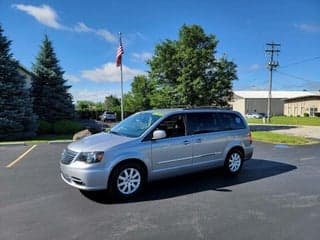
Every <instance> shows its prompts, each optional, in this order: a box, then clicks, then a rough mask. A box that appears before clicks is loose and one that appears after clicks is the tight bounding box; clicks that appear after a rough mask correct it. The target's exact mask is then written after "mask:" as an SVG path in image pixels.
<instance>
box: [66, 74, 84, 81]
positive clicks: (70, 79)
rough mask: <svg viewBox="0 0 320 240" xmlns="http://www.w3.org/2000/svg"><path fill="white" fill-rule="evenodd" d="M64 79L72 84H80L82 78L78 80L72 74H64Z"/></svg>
mask: <svg viewBox="0 0 320 240" xmlns="http://www.w3.org/2000/svg"><path fill="white" fill-rule="evenodd" d="M64 78H65V79H66V80H68V81H69V82H72V83H78V82H80V81H81V80H80V78H78V77H77V76H75V75H71V74H64Z"/></svg>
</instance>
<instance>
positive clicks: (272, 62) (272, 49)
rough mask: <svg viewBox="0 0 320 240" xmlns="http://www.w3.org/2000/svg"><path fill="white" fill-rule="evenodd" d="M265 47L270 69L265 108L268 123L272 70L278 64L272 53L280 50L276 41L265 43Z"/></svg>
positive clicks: (277, 52)
mask: <svg viewBox="0 0 320 240" xmlns="http://www.w3.org/2000/svg"><path fill="white" fill-rule="evenodd" d="M266 45H267V49H266V50H265V52H266V53H267V54H268V55H270V61H269V62H268V68H269V70H270V79H269V94H268V107H267V108H268V109H267V121H268V123H270V115H271V91H272V72H273V70H274V69H276V68H277V67H278V66H279V62H278V61H275V60H274V55H275V54H277V56H278V55H279V52H280V50H279V49H277V48H278V47H280V44H278V43H274V42H272V43H267V44H266Z"/></svg>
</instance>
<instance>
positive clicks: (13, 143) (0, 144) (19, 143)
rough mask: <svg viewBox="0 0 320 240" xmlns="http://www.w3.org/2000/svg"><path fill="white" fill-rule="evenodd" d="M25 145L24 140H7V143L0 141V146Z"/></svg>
mask: <svg viewBox="0 0 320 240" xmlns="http://www.w3.org/2000/svg"><path fill="white" fill-rule="evenodd" d="M20 145H23V146H26V145H27V144H26V143H25V142H12V143H11V142H7V143H0V146H20Z"/></svg>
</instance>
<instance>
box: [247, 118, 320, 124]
mask: <svg viewBox="0 0 320 240" xmlns="http://www.w3.org/2000/svg"><path fill="white" fill-rule="evenodd" d="M246 120H247V122H248V123H257V124H261V123H263V120H262V119H254V118H247V119H246ZM270 124H282V125H304V126H320V117H285V116H274V117H272V118H271V121H270Z"/></svg>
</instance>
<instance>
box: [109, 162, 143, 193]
mask: <svg viewBox="0 0 320 240" xmlns="http://www.w3.org/2000/svg"><path fill="white" fill-rule="evenodd" d="M145 182H146V173H145V170H144V168H143V167H142V166H141V165H140V164H138V163H130V162H129V163H125V164H123V165H120V166H118V167H116V168H115V169H114V171H113V172H112V174H111V177H110V182H109V188H108V191H109V193H110V194H111V196H112V197H114V198H117V199H129V198H132V197H134V196H136V195H137V194H138V193H139V192H141V191H142V189H143V187H144V185H145Z"/></svg>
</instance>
